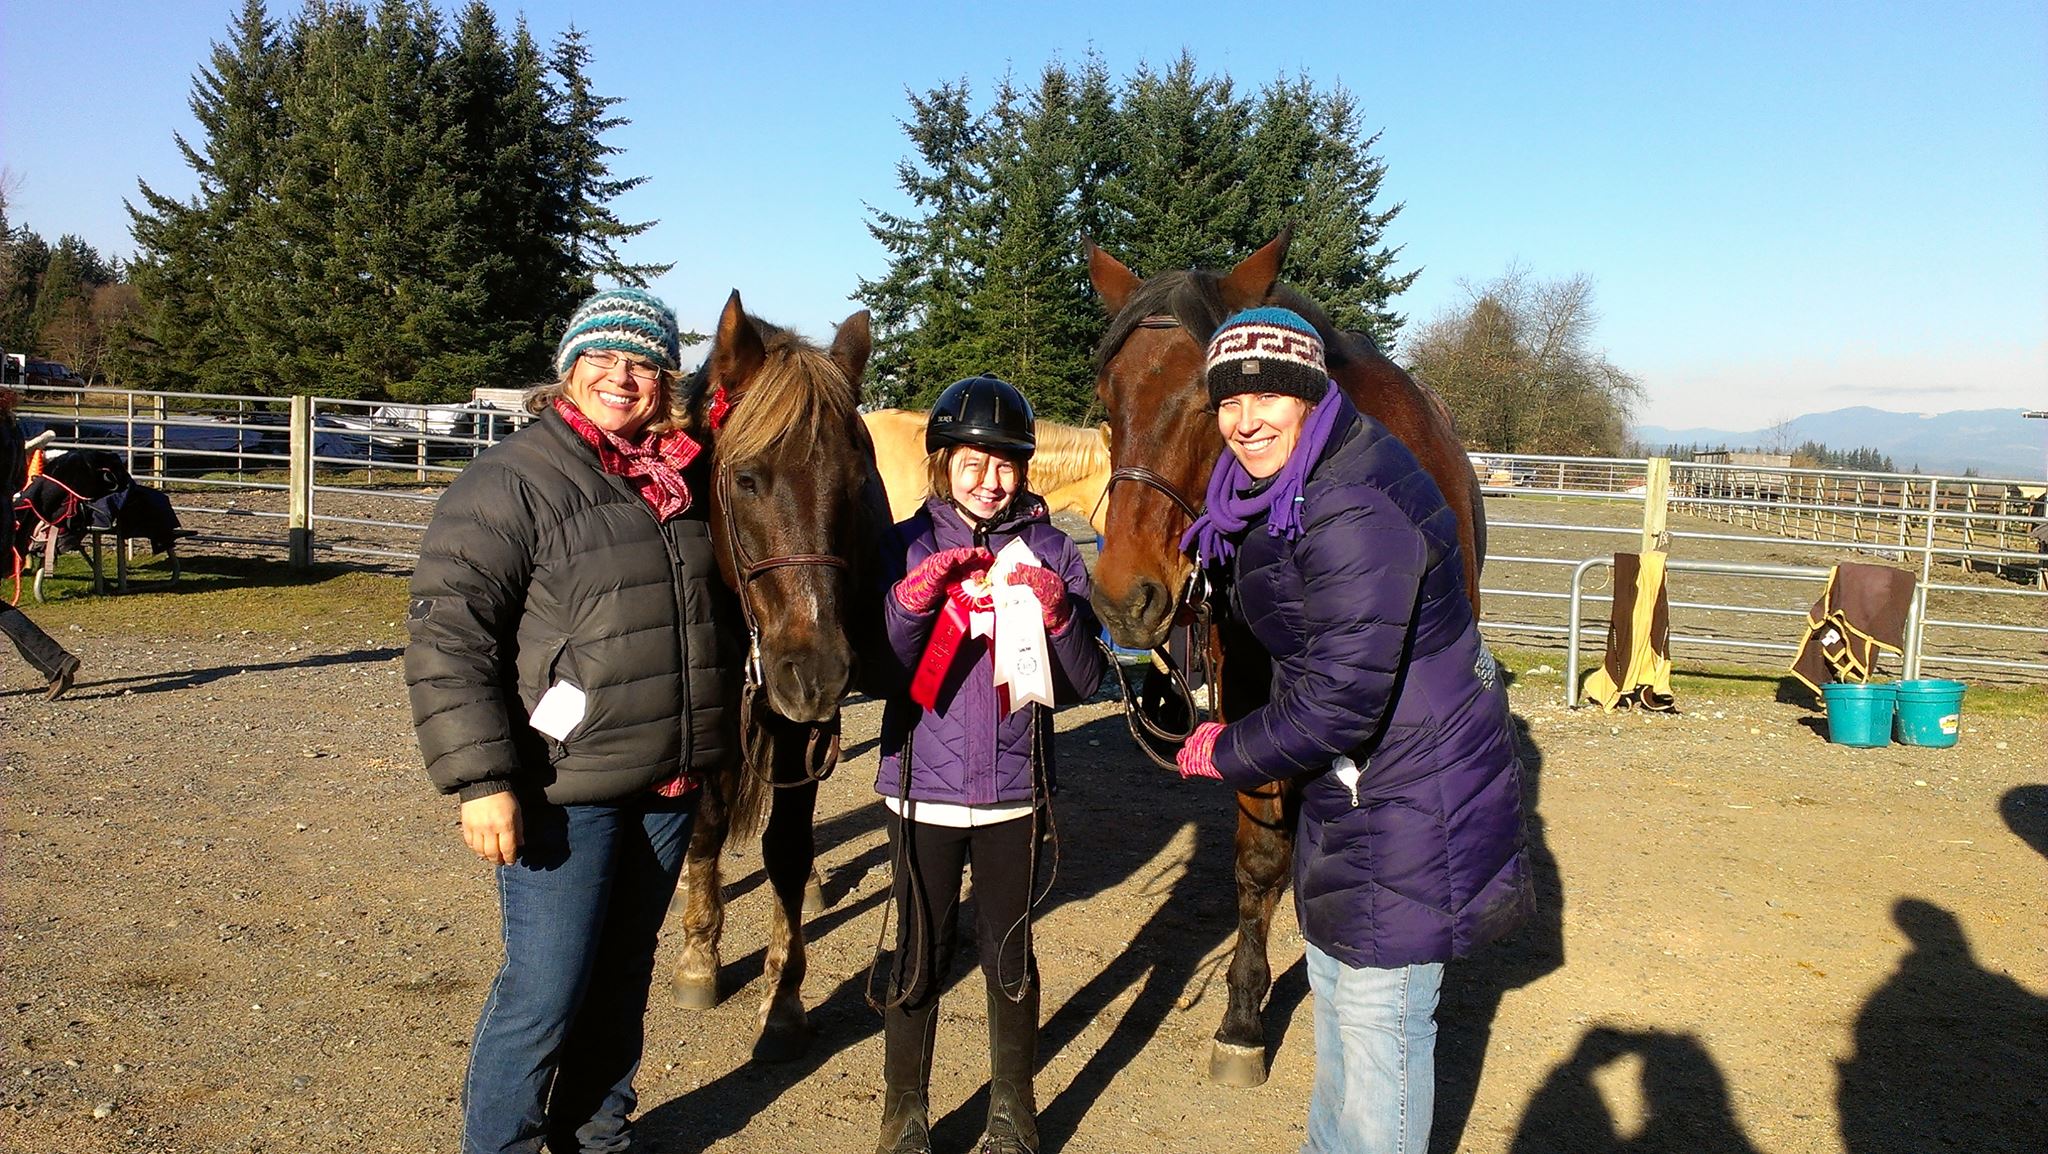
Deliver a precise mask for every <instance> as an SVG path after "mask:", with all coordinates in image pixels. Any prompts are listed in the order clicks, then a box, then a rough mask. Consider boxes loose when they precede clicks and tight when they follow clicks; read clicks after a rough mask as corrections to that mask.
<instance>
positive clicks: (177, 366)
mask: <svg viewBox="0 0 2048 1154" xmlns="http://www.w3.org/2000/svg"><path fill="white" fill-rule="evenodd" d="M589 59H590V51H589V49H588V47H587V46H586V45H585V44H584V43H583V40H582V36H581V34H580V33H577V32H574V31H573V30H572V32H571V33H570V34H569V35H567V36H565V37H564V38H563V40H562V42H561V44H560V45H558V47H557V50H556V52H555V54H554V57H553V59H552V60H551V59H549V58H548V57H547V55H546V54H545V53H543V52H542V50H541V49H540V48H539V47H538V46H537V45H536V44H535V43H534V41H533V39H532V37H531V36H530V35H529V33H528V32H527V30H526V27H525V25H524V24H523V23H522V24H521V25H520V26H519V28H518V30H517V33H516V35H515V37H514V39H513V41H512V42H511V43H510V44H507V43H506V40H505V38H504V36H503V35H502V34H501V33H500V32H499V29H498V26H497V23H496V20H495V18H494V17H493V16H492V14H491V11H490V9H489V7H488V6H487V5H486V4H485V3H483V2H482V0H470V3H468V5H467V6H466V7H465V8H464V9H463V10H462V12H461V14H460V18H459V21H458V23H457V25H456V26H455V28H454V29H452V30H450V29H448V28H446V27H444V25H443V22H442V19H441V17H440V15H439V14H438V12H437V11H436V9H435V8H434V6H433V4H432V3H431V0H376V3H375V6H374V8H369V7H365V6H364V4H362V3H358V2H354V0H312V2H311V3H308V4H307V6H306V7H304V8H303V9H302V10H301V11H299V12H298V13H297V14H296V15H295V16H294V17H292V18H291V20H290V21H289V23H288V24H287V25H285V26H284V27H283V28H282V29H280V28H279V26H278V25H276V24H274V23H272V22H271V21H269V20H268V18H267V17H266V16H265V9H264V5H263V3H262V0H245V2H244V4H243V7H242V10H241V13H240V15H239V16H238V18H237V19H236V22H235V24H234V27H233V29H232V34H231V36H230V38H229V40H228V41H227V42H226V43H224V44H217V45H215V47H214V50H213V54H212V57H211V58H210V61H209V63H208V65H207V66H206V67H203V68H202V69H201V70H200V72H199V73H198V75H197V76H195V78H194V85H193V98H192V103H193V109H194V112H195V114H196V115H197V117H198V119H199V122H200V124H201V126H202V128H204V129H205V133H206V135H205V136H204V138H203V139H202V140H201V141H200V143H199V144H198V145H197V146H196V147H195V146H192V145H188V144H186V142H184V141H183V140H180V142H179V143H180V146H181V147H182V148H183V149H184V152H185V159H186V162H187V163H188V164H189V165H190V166H191V167H192V168H193V170H194V172H195V173H197V174H198V176H199V191H198V193H197V194H196V195H195V196H193V197H192V198H191V199H190V200H188V201H178V200H174V199H172V198H168V197H164V196H161V195H159V194H157V193H156V192H155V191H154V190H152V189H150V188H149V187H148V186H147V185H144V186H142V190H141V192H142V204H141V206H140V207H137V206H134V205H131V206H130V212H131V215H132V216H133V218H134V232H135V238H136V243H137V246H138V249H139V252H138V259H137V261H136V263H135V270H134V271H135V281H136V287H137V289H138V290H139V292H140V294H141V298H142V302H143V320H142V321H141V322H140V323H139V324H138V325H136V326H135V329H136V335H135V338H134V339H133V340H132V341H128V342H126V343H124V345H123V348H122V350H120V351H119V352H118V354H116V359H121V360H124V361H127V362H128V363H126V364H124V366H123V368H124V370H128V371H131V372H132V374H133V376H135V377H142V378H145V379H144V380H138V381H136V382H135V383H139V384H140V383H148V384H156V385H160V386H169V387H174V388H199V389H210V390H232V391H240V392H252V391H254V392H266V393H282V392H314V393H320V394H324V395H329V396H342V397H364V398H384V397H397V398H401V399H406V400H455V399H461V398H463V397H466V396H468V395H469V393H470V391H471V390H473V389H475V388H477V387H479V386H483V385H508V384H510V385H519V384H526V383H530V382H532V381H534V380H536V379H539V378H540V377H541V376H542V375H543V374H544V373H545V372H546V369H547V359H548V353H549V351H550V350H551V348H552V340H551V337H552V334H551V333H550V332H549V328H550V326H555V325H559V324H560V323H561V320H562V318H563V317H564V316H565V315H566V314H567V313H568V311H569V310H570V308H571V307H573V305H574V303H575V301H576V300H578V299H580V297H581V296H582V295H583V294H585V293H587V292H588V291H589V290H590V288H591V287H592V283H593V280H594V278H595V277H597V276H607V277H612V278H615V279H621V280H627V281H639V280H641V279H644V277H645V276H646V275H648V274H650V273H654V272H659V271H661V269H662V268H665V267H666V266H646V265H631V264H626V263H623V262H622V261H621V259H620V257H619V255H618V246H619V245H620V244H621V243H623V242H624V241H625V240H627V239H630V238H631V237H633V236H635V235H638V234H639V233H640V232H641V231H643V230H644V229H645V228H646V227H647V226H646V225H629V224H625V223H623V222H621V221H620V220H619V219H618V218H617V216H616V215H615V214H613V213H612V211H611V210H610V208H609V207H608V204H609V201H610V200H611V199H612V198H613V197H615V196H617V195H619V194H621V193H623V192H625V191H628V190H630V189H632V188H633V187H635V186H636V185H638V184H639V183H640V179H639V178H628V179H614V178H613V177H612V175H611V173H610V171H609V168H608V165H607V160H608V158H609V157H611V156H612V155H614V154H615V153H616V151H617V150H616V149H614V148H612V147H610V146H608V145H606V144H605V143H604V140H603V136H604V133H605V132H606V131H608V130H609V129H611V128H614V127H617V126H619V125H621V124H624V123H625V121H624V120H623V118H620V117H617V116H614V115H611V114H609V113H608V112H607V110H608V109H609V108H610V107H611V106H612V105H614V104H616V103H617V101H616V100H615V99H614V98H610V97H605V96H602V95H599V94H597V93H596V92H594V91H593V90H592V88H591V86H590V84H589V83H588V81H587V79H586V78H585V75H584V73H585V70H586V68H587V65H588V63H589ZM108 310H110V312H112V313H118V312H120V311H121V310H120V309H119V308H117V307H116V306H115V305H114V304H111V303H110V304H109V305H108Z"/></svg>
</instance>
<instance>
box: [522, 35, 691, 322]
mask: <svg viewBox="0 0 2048 1154" xmlns="http://www.w3.org/2000/svg"><path fill="white" fill-rule="evenodd" d="M550 63H551V64H552V66H553V68H554V76H555V79H554V85H555V86H554V90H553V97H554V107H553V109H552V112H553V120H554V123H555V134H554V145H555V147H554V149H553V151H552V154H551V155H550V157H549V161H550V167H551V171H552V174H553V176H554V179H555V180H557V181H558V182H559V183H560V185H561V190H562V194H563V196H564V199H565V201H566V204H567V208H568V216H569V221H568V233H567V235H566V236H565V237H564V241H565V243H566V247H567V251H568V260H569V271H570V275H571V277H572V278H574V282H575V285H576V287H575V290H574V292H573V293H572V295H574V296H576V297H577V298H578V299H580V298H582V297H583V296H585V295H587V294H589V293H590V292H591V290H592V289H593V288H595V286H596V278H598V277H604V278H606V279H608V280H615V281H618V282H619V283H620V284H627V285H644V284H646V283H647V282H648V281H649V280H650V279H652V278H654V277H657V276H660V275H661V274H662V273H665V272H667V271H668V270H669V269H671V268H674V267H675V265H674V264H673V263H669V264H628V263H626V262H625V261H624V260H622V259H621V258H620V256H619V252H618V246H619V244H620V243H621V242H623V241H626V240H630V239H632V238H633V237H636V236H639V235H640V234H641V233H643V232H646V231H647V230H648V229H650V228H653V227H654V225H655V224H656V223H657V222H655V221H651V220H650V221H643V222H641V223H639V224H627V223H626V222H624V221H622V220H620V219H619V218H618V214H616V213H614V212H613V211H612V210H611V207H610V206H611V202H612V201H613V200H615V199H617V198H618V197H620V196H622V195H624V194H626V193H628V192H631V191H632V190H634V189H636V188H638V187H640V186H641V185H642V184H645V183H646V182H647V178H646V177H644V176H632V177H626V178H623V179H616V178H614V177H613V176H612V174H611V165H610V163H609V161H607V160H606V158H607V157H611V156H617V155H618V154H619V150H618V149H617V148H615V147H613V146H612V145H609V144H606V143H605V142H604V135H605V133H607V132H610V131H611V130H612V129H614V128H623V127H625V126H626V125H628V124H631V123H632V121H630V120H628V119H627V118H625V117H623V116H613V115H611V111H610V110H611V108H612V106H613V105H615V104H617V103H619V97H616V96H600V95H598V94H597V93H595V92H593V91H592V90H591V87H590V75H589V66H590V46H589V44H587V43H585V41H584V35H583V30H582V29H580V28H576V27H574V26H573V25H572V26H571V27H570V28H569V30H568V31H567V32H564V33H562V35H561V37H560V38H558V39H557V40H556V41H555V51H554V55H553V57H552V58H551V61H550ZM565 319H566V318H565Z"/></svg>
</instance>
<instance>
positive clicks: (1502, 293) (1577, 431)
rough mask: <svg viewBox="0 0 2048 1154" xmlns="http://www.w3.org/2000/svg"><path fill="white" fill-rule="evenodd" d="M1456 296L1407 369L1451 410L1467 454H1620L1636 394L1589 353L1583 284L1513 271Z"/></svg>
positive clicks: (1422, 337)
mask: <svg viewBox="0 0 2048 1154" xmlns="http://www.w3.org/2000/svg"><path fill="white" fill-rule="evenodd" d="M1461 287H1463V288H1464V289H1465V292H1466V295H1467V298H1468V299H1467V301H1466V302H1465V303H1464V304H1463V305H1459V306H1453V307H1452V308H1450V309H1447V310H1446V311H1445V312H1444V313H1443V314H1441V315H1439V316H1438V317H1437V318H1435V319H1434V320H1432V321H1430V322H1429V323H1428V324H1427V325H1425V326H1424V327H1423V329H1422V331H1421V333H1420V334H1419V335H1418V336H1417V338H1416V340H1415V341H1414V342H1413V343H1412V344H1411V345H1410V353H1409V358H1408V359H1409V368H1410V370H1412V371H1413V372H1414V373H1415V374H1416V376H1418V377H1420V378H1421V379H1422V380H1423V382H1424V383H1426V384H1427V385H1429V386H1430V387H1431V388H1433V389H1435V390H1436V391H1437V392H1438V393H1439V394H1441V395H1442V396H1443V398H1444V402H1445V403H1446V404H1448V405H1449V406H1450V409H1451V413H1452V414H1453V415H1454V416H1455V417H1456V418H1457V422H1458V430H1459V432H1460V434H1461V435H1462V436H1463V437H1464V438H1465V441H1466V444H1467V445H1468V446H1469V447H1470V448H1473V449H1476V450H1482V451H1486V452H1495V453H1572V454H1614V453H1619V452H1620V451H1621V450H1622V448H1623V446H1624V444H1625V442H1626V439H1627V435H1628V417H1629V413H1630V412H1631V411H1632V410H1633V408H1634V407H1635V405H1636V403H1637V402H1638V401H1640V400H1641V398H1642V385H1641V384H1640V383H1639V382H1638V381H1637V380H1636V379H1635V377H1633V376H1631V375H1630V374H1629V373H1628V372H1626V371H1625V370H1623V369H1621V368H1620V367H1619V366H1617V365H1615V364H1614V363H1612V362H1611V361H1609V360H1608V359H1607V356H1606V354H1605V353H1604V352H1602V351H1600V350H1598V349H1595V348H1593V347H1592V339H1593V331H1594V328H1595V327H1596V326H1597V325H1598V323H1599V313H1598V312H1597V311H1596V310H1595V309H1594V307H1593V297H1594V293H1593V281H1592V279H1591V278H1590V277H1587V276H1586V275H1585V274H1583V273H1581V274H1576V275H1573V276H1570V277H1566V278H1564V279H1561V280H1540V279H1537V278H1536V277H1535V276H1533V275H1531V274H1530V272H1529V270H1528V269H1527V268H1525V267H1523V266H1521V265H1513V266H1510V267H1509V268H1508V270H1507V271H1506V272H1505V273H1503V274H1501V276H1500V277H1498V278H1497V279H1495V280H1494V281H1492V282H1490V283H1488V284H1485V285H1482V286H1476V287H1475V286H1473V285H1470V284H1462V285H1461Z"/></svg>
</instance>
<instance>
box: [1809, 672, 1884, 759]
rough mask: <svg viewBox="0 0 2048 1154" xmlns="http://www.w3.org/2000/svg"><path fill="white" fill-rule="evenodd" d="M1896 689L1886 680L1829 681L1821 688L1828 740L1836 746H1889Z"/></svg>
mask: <svg viewBox="0 0 2048 1154" xmlns="http://www.w3.org/2000/svg"><path fill="white" fill-rule="evenodd" d="M1897 688H1898V687H1897V685H1896V684H1894V683H1893V682H1890V681H1880V682H1863V681H1830V682H1828V683H1827V684H1826V685H1823V686H1821V687H1820V692H1821V696H1822V697H1823V698H1825V699H1826V700H1827V706H1828V740H1829V741H1831V742H1833V743H1835V744H1836V745H1858V746H1873V745H1890V744H1891V741H1892V701H1893V699H1894V698H1895V697H1896V694H1897Z"/></svg>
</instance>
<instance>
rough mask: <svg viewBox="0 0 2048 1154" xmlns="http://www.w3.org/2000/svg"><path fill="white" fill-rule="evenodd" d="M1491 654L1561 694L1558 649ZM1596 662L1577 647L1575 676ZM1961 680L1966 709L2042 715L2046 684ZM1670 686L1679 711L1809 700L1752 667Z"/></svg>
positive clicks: (1699, 671) (1780, 676)
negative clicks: (1700, 705)
mask: <svg viewBox="0 0 2048 1154" xmlns="http://www.w3.org/2000/svg"><path fill="white" fill-rule="evenodd" d="M1493 654H1494V656H1495V657H1496V658H1497V659H1498V660H1499V661H1500V663H1501V664H1502V665H1504V666H1506V667H1507V668H1508V669H1509V670H1510V671H1512V672H1513V673H1514V675H1515V684H1516V685H1519V686H1522V687H1524V688H1527V689H1538V690H1543V689H1548V690H1555V691H1556V692H1557V693H1558V694H1559V695H1560V696H1562V694H1563V693H1564V668H1565V665H1564V663H1565V655H1564V651H1563V650H1560V649H1534V648H1522V647H1516V646H1500V647H1496V648H1495V649H1494V651H1493ZM1599 663H1600V654H1599V653H1598V652H1597V651H1581V652H1580V654H1579V677H1580V678H1581V679H1583V678H1584V677H1585V676H1586V675H1587V674H1588V673H1591V672H1592V671H1593V670H1594V669H1596V668H1598V667H1599ZM1546 665H1547V666H1549V667H1550V671H1549V672H1548V673H1532V672H1530V670H1534V669H1540V668H1542V667H1543V666H1546ZM1961 680H1963V681H1969V682H1970V688H1969V690H1968V691H1967V692H1966V693H1965V694H1964V698H1963V709H1964V711H1965V712H1966V713H1975V714H1981V715H1985V716H1990V717H2021V718H2026V717H2041V716H2044V715H2048V686H2038V685H1993V684H1986V683H1978V682H1974V681H1970V679H1969V678H1968V677H1967V676H1966V677H1963V678H1961ZM1671 690H1672V692H1673V693H1675V694H1676V695H1677V696H1678V708H1679V709H1680V710H1684V709H1685V708H1686V707H1687V703H1688V702H1694V703H1697V702H1700V701H1705V700H1707V699H1710V698H1711V699H1712V700H1715V701H1733V700H1742V699H1756V700H1768V701H1787V702H1794V703H1797V704H1801V705H1805V704H1809V703H1811V701H1812V698H1813V694H1812V692H1811V691H1810V690H1808V689H1807V688H1806V686H1805V685H1803V684H1801V683H1800V682H1799V681H1798V680H1796V679H1795V678H1793V677H1791V676H1790V675H1788V674H1786V673H1785V672H1783V671H1782V670H1778V669H1772V668H1769V667H1767V666H1754V665H1694V664H1690V663H1688V664H1683V665H1679V666H1678V667H1676V668H1674V669H1673V670H1672V671H1671Z"/></svg>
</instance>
